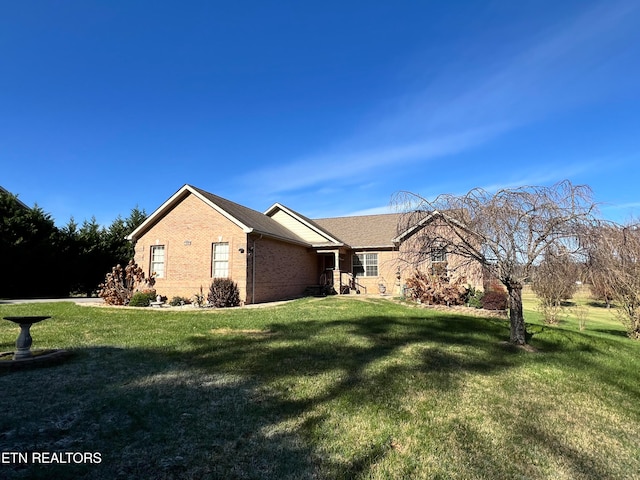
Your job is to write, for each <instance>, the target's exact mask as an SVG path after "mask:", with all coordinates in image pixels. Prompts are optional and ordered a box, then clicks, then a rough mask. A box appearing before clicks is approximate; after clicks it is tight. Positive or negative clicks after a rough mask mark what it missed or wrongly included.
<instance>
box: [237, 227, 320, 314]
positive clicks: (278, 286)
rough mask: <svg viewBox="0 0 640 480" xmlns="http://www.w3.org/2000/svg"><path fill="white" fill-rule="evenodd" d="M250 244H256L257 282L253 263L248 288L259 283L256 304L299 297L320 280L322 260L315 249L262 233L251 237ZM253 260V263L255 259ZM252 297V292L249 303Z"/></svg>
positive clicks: (253, 253)
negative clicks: (319, 269)
mask: <svg viewBox="0 0 640 480" xmlns="http://www.w3.org/2000/svg"><path fill="white" fill-rule="evenodd" d="M254 242H255V244H254ZM249 245H250V246H252V247H254V250H253V252H252V255H255V282H254V278H253V276H252V275H251V265H250V267H249V268H250V270H249V274H250V275H249V278H248V279H247V284H248V287H247V288H248V290H249V291H251V287H252V286H253V285H254V284H255V302H256V303H260V302H269V301H274V300H282V299H286V298H294V297H298V296H300V295H302V293H303V292H304V290H305V289H306V288H307V287H308V286H310V285H315V284H317V283H318V276H319V274H318V272H317V270H318V260H317V256H316V253H315V252H314V251H313V250H311V249H309V248H307V247H304V246H302V245H300V246H299V245H294V244H290V243H286V242H281V241H278V240H275V239H271V238H266V237H263V238H260V237H259V236H251V238H250V239H249ZM249 261H250V262H251V264H252V265H253V259H251V258H250V259H249ZM252 299H253V295H252V294H251V293H249V298H247V302H248V303H249V302H251V301H252Z"/></svg>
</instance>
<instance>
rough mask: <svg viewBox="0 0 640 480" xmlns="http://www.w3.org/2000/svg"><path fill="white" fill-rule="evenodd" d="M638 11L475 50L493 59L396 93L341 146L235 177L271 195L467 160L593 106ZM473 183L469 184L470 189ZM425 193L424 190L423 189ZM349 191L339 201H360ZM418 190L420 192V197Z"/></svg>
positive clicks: (551, 177)
mask: <svg viewBox="0 0 640 480" xmlns="http://www.w3.org/2000/svg"><path fill="white" fill-rule="evenodd" d="M639 14H640V4H638V3H637V2H633V1H620V2H603V3H599V4H596V5H595V7H592V8H591V9H590V10H586V11H584V12H583V13H581V14H579V15H577V16H576V17H574V18H573V19H570V20H569V21H563V22H562V23H561V24H556V25H550V26H548V27H547V29H546V30H545V31H538V32H536V33H535V34H532V35H531V36H530V37H529V38H528V39H518V40H519V42H520V44H521V45H523V47H522V48H521V49H520V50H519V51H517V52H515V53H513V52H510V54H509V55H505V53H504V52H503V53H499V52H492V51H486V52H484V53H485V54H486V56H487V58H491V60H492V63H491V65H492V67H491V68H477V69H475V70H473V69H469V70H468V71H465V72H455V71H454V70H453V67H451V66H447V65H443V68H442V76H441V78H440V79H439V80H435V81H434V82H432V84H430V85H429V86H428V87H427V88H425V89H424V90H422V91H418V92H414V93H409V94H405V95H399V96H398V101H397V105H396V106H395V107H388V106H387V107H386V109H385V110H386V113H385V114H384V115H383V116H382V117H381V118H380V119H379V120H375V121H371V120H369V121H367V122H365V123H363V124H361V125H359V126H358V128H357V131H356V133H353V134H352V135H351V136H348V135H347V136H346V138H344V139H342V140H341V142H340V144H341V146H340V147H338V148H334V149H333V150H332V151H331V152H329V153H322V154H318V155H312V156H307V157H303V158H298V159H294V160H292V161H289V162H285V163H284V164H280V165H270V166H265V168H264V169H262V170H260V171H257V172H252V173H251V175H250V176H247V177H245V178H244V179H242V180H243V183H245V185H247V186H248V185H251V186H255V181H256V178H258V179H259V182H260V189H261V190H262V191H263V192H265V193H268V194H277V195H285V194H292V193H294V192H296V191H301V190H303V189H315V190H320V189H326V188H344V187H354V186H356V185H360V184H363V183H370V182H372V180H373V179H376V180H379V178H380V172H381V169H382V168H384V167H389V166H397V167H400V166H409V165H413V164H417V163H420V164H422V165H424V164H426V163H429V162H432V161H434V160H435V159H439V158H443V157H447V156H454V155H458V154H463V153H467V152H470V151H473V150H474V149H477V148H479V147H481V146H483V145H486V144H488V143H490V142H493V141H495V140H496V139H498V138H500V137H501V136H504V135H506V134H508V133H509V132H511V131H514V130H515V129H517V128H519V127H521V126H524V125H527V124H530V123H531V122H539V121H540V120H541V119H543V118H545V117H548V116H551V115H555V114H557V113H558V112H562V111H565V110H567V109H572V108H574V107H576V106H579V105H583V104H587V103H589V102H597V101H598V100H599V99H600V98H601V97H602V96H604V95H610V91H609V90H608V89H611V85H610V84H608V83H607V82H599V81H598V80H599V78H598V75H602V71H603V69H604V70H606V67H607V66H608V65H609V64H611V63H612V62H614V63H615V62H619V61H620V58H621V57H622V56H624V55H625V54H628V53H629V50H630V49H633V48H637V47H634V46H633V45H634V44H633V42H629V35H634V36H635V37H637V36H638V35H637V34H633V33H630V32H633V31H634V30H633V29H634V28H635V25H637V21H638V18H639ZM494 53H495V55H502V56H498V57H496V56H494ZM460 73H463V74H464V75H465V78H463V79H462V80H460V79H458V78H456V79H455V81H452V75H456V74H460ZM592 76H593V77H594V80H593V81H591V80H590V78H591V77H592ZM616 81H617V80H616ZM450 85H453V86H450ZM372 108H375V106H373V107H372ZM518 153H519V152H514V153H513V157H514V158H517V156H518ZM557 165H562V162H560V163H558V164H557ZM565 165H566V164H565ZM592 166H593V165H588V164H585V163H584V162H579V161H577V160H576V161H574V163H573V164H570V165H568V166H564V167H561V168H553V169H546V170H544V171H540V169H536V168H535V167H531V165H528V164H518V163H517V162H516V161H514V162H513V163H512V164H511V166H510V170H509V171H510V173H511V174H510V175H509V179H505V181H503V182H496V183H491V184H488V185H485V187H484V188H485V189H486V190H489V191H495V190H498V189H500V188H512V187H516V186H520V185H523V184H535V185H538V184H547V183H551V182H555V181H559V180H562V179H564V178H572V177H574V176H577V175H579V174H580V173H584V172H585V171H586V170H587V169H588V168H591V167H592ZM554 167H556V165H554ZM406 171H407V174H406V175H410V176H415V171H414V170H413V169H411V168H407V169H406ZM408 178H409V177H408ZM383 180H384V179H383ZM471 180H472V181H473V182H474V183H475V182H477V181H479V180H478V179H476V178H474V179H471ZM480 181H481V180H480ZM473 186H477V184H475V185H471V186H470V187H469V188H472V187H473ZM434 187H436V186H435V185H433V184H432V185H430V189H429V190H432V189H433V188H434ZM461 187H462V185H460V184H458V188H461ZM247 188H250V187H247ZM355 190H357V189H353V191H351V192H346V193H344V195H353V196H355V195H361V193H360V192H357V191H355ZM421 193H423V194H425V195H426V194H427V191H424V192H421ZM437 193H442V192H437ZM458 193H465V192H458ZM356 208H357V207H356ZM384 211H389V207H388V206H386V205H385V206H379V207H364V208H362V209H359V210H356V211H355V212H354V213H361V214H363V213H379V212H384Z"/></svg>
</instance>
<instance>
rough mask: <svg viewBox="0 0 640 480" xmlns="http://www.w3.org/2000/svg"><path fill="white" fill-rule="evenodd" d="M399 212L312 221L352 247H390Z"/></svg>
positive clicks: (396, 227) (395, 234) (394, 234)
mask: <svg viewBox="0 0 640 480" xmlns="http://www.w3.org/2000/svg"><path fill="white" fill-rule="evenodd" d="M400 216H401V214H399V213H387V214H381V215H360V216H354V217H334V218H318V219H315V220H314V222H315V223H316V224H318V225H319V226H320V227H322V228H323V229H324V230H326V231H328V232H330V233H331V234H332V235H333V236H335V237H337V238H338V239H340V240H341V241H343V242H344V243H346V244H347V245H350V246H351V247H354V248H364V247H392V246H394V245H393V241H392V240H393V239H394V238H395V237H396V236H397V235H398V222H399V221H400Z"/></svg>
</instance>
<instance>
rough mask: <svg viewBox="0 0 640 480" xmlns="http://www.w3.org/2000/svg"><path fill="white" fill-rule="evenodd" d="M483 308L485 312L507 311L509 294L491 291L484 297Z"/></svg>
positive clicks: (485, 293)
mask: <svg viewBox="0 0 640 480" xmlns="http://www.w3.org/2000/svg"><path fill="white" fill-rule="evenodd" d="M482 308H484V309H485V310H506V309H507V292H503V291H502V290H489V291H488V292H484V295H483V296H482Z"/></svg>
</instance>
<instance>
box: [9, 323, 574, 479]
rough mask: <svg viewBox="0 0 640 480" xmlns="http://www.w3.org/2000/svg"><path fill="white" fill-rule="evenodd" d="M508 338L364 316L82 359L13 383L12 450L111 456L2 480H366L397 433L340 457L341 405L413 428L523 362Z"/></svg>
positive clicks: (12, 468)
mask: <svg viewBox="0 0 640 480" xmlns="http://www.w3.org/2000/svg"><path fill="white" fill-rule="evenodd" d="M505 331H508V325H506V324H505V322H504V321H500V320H492V319H478V318H472V317H462V316H460V317H456V316H446V317H429V318H428V319H425V318H423V317H417V316H416V317H400V318H399V317H393V316H390V317H385V316H363V317H359V318H353V319H347V320H337V321H327V320H316V319H301V320H299V321H295V322H289V323H272V324H270V325H269V326H268V330H267V331H264V332H262V331H260V332H253V331H251V332H249V331H242V330H239V331H237V332H236V331H233V329H226V330H225V332H224V333H221V332H216V331H215V330H212V331H211V332H209V333H208V334H206V335H196V336H192V337H190V338H189V339H188V346H189V349H188V351H180V352H178V351H175V350H170V349H166V350H161V349H157V350H156V349H118V348H111V347H95V348H86V349H78V350H76V356H75V357H74V359H73V360H72V361H70V362H68V363H66V364H63V365H60V366H58V367H55V371H54V370H53V369H44V370H31V371H25V372H16V373H11V374H6V375H0V389H1V390H2V391H3V392H9V394H8V395H4V396H2V397H0V408H2V411H3V412H11V415H5V416H3V417H0V451H22V452H24V451H67V452H68V451H72V452H73V451H79V452H100V453H101V457H102V462H101V463H100V464H99V465H46V466H45V465H9V466H7V465H0V476H1V477H3V478H30V479H34V478H53V477H55V478H60V479H65V478H74V479H75V478H91V479H118V478H155V479H163V478H167V479H168V478H229V479H233V478H277V479H287V478H290V479H300V478H363V477H367V476H369V475H370V474H371V472H372V469H373V466H374V465H376V464H377V463H378V462H380V461H381V460H382V459H384V458H385V457H386V456H387V455H389V454H390V453H391V452H393V451H394V448H395V447H394V445H393V441H392V439H391V438H390V436H389V434H388V432H386V433H384V435H380V436H379V437H375V438H373V439H371V438H372V437H367V436H366V435H364V437H363V438H370V439H371V440H370V441H368V442H369V443H366V444H362V445H354V446H353V449H354V452H355V453H354V454H353V455H351V457H350V458H349V459H348V460H344V461H342V460H339V459H335V457H330V455H327V454H326V451H325V450H323V449H324V448H326V445H322V442H318V440H317V438H316V437H314V435H322V432H323V428H325V424H326V423H327V422H328V421H329V419H328V416H329V414H328V413H327V412H329V411H330V409H331V408H333V405H334V402H337V403H338V404H340V405H348V406H349V408H354V409H365V410H366V409H371V411H384V415H385V416H387V417H389V418H391V419H392V421H391V423H390V428H393V425H394V422H395V421H397V422H411V421H412V418H411V417H410V415H409V414H408V413H406V411H404V409H403V408H402V406H403V405H404V403H403V402H404V401H405V398H404V396H405V394H406V392H407V391H408V390H411V391H415V390H416V388H422V387H424V389H425V391H429V392H431V393H433V394H434V397H437V395H438V393H439V392H440V393H445V392H452V391H455V390H456V389H459V388H460V387H461V386H462V382H464V375H461V373H479V374H483V375H490V374H492V373H499V372H501V371H503V370H505V369H508V368H510V367H513V366H517V365H519V364H520V362H522V361H524V360H523V359H526V356H527V355H526V354H525V355H521V354H514V353H513V351H511V350H509V349H504V348H502V347H501V346H500V340H503V339H504V336H505ZM345 415H347V416H348V414H345ZM333 421H334V422H335V421H336V420H335V418H334V419H333ZM338 421H339V420H338ZM547 440H548V439H545V441H547ZM460 442H461V446H464V439H462V440H461V441H460ZM479 442H480V440H474V443H475V444H476V445H477V444H478V443H479ZM492 448H493V447H492V446H491V445H488V444H487V445H486V449H484V448H483V451H484V452H485V454H486V455H485V461H481V459H479V458H478V461H477V464H475V463H474V462H471V463H469V468H470V469H472V470H470V471H469V472H468V477H469V478H471V477H475V478H491V477H492V476H493V477H495V478H504V475H505V470H504V468H505V467H504V465H500V462H499V461H496V462H495V463H493V464H492V463H491V462H487V461H486V458H491V456H492ZM419 453H420V452H417V454H419ZM575 455H579V453H575ZM575 461H576V462H577V463H578V464H579V462H580V459H579V458H576V460H575ZM2 469H5V471H4V472H3V471H2ZM396 473H400V472H396ZM408 476H410V472H409V473H408Z"/></svg>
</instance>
